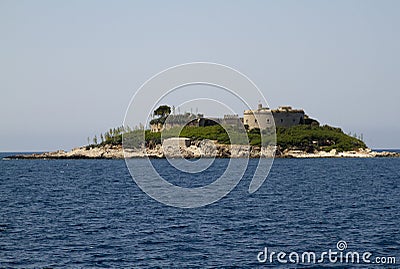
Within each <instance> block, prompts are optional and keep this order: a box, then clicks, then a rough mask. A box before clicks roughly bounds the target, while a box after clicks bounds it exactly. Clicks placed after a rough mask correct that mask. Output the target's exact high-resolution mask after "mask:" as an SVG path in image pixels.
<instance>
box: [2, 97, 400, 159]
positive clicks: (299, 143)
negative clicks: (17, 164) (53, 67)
mask: <svg viewBox="0 0 400 269" xmlns="http://www.w3.org/2000/svg"><path fill="white" fill-rule="evenodd" d="M238 126H240V127H241V129H240V128H239V127H238ZM232 130H234V131H232ZM238 130H243V131H240V132H239V131H238ZM232 132H235V133H234V134H238V133H240V135H242V136H243V137H245V138H246V139H244V140H245V141H244V140H243V139H242V140H240V141H239V140H237V141H232V137H233V136H234V137H236V135H232ZM99 137H100V141H98V138H97V136H95V137H94V138H93V143H88V145H85V146H82V147H78V148H74V149H72V150H71V151H68V152H67V151H64V150H58V151H55V152H45V153H34V154H19V155H13V156H8V157H6V158H10V159H123V158H145V157H149V158H166V157H177V158H178V157H183V158H201V157H216V158H260V157H266V158H272V157H275V158H374V157H400V153H397V152H388V151H383V152H377V151H372V150H371V149H370V148H368V147H367V145H366V144H365V143H364V142H363V141H362V140H363V138H362V135H360V136H357V135H356V134H354V135H350V134H345V133H344V132H343V131H342V129H341V128H337V127H332V126H328V125H323V126H321V125H320V124H319V122H318V121H317V120H315V119H312V118H310V117H309V116H308V115H306V114H305V113H304V110H303V109H293V108H292V107H290V106H281V107H279V108H277V109H269V108H267V107H263V106H262V105H261V104H259V106H258V108H257V109H254V110H246V111H244V113H243V117H239V116H238V115H224V116H223V117H221V118H210V117H204V115H203V114H193V113H188V112H187V113H183V114H180V113H179V114H176V113H175V111H174V109H171V107H170V106H168V105H162V106H160V107H158V108H157V109H156V110H155V111H154V113H153V119H152V120H151V121H150V128H148V129H145V128H144V127H143V126H142V127H137V128H134V129H132V128H130V127H123V126H121V127H117V128H112V129H110V130H108V131H106V132H105V133H104V134H100V136H99ZM138 138H141V139H138ZM275 138H276V139H275ZM265 141H267V142H266V144H265Z"/></svg>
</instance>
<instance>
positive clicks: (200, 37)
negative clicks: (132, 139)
mask: <svg viewBox="0 0 400 269" xmlns="http://www.w3.org/2000/svg"><path fill="white" fill-rule="evenodd" d="M399 11H400V2H399V1H395V0H393V1H390V0H385V1H368V0H367V1H355V0H354V1H344V0H342V1H301V2H300V1H285V2H283V1H258V2H256V1H241V2H229V1H218V2H213V1H202V2H190V3H186V2H178V1H168V2H162V1H146V2H145V1H143V2H139V1H113V2H109V1H84V2H80V1H67V2H53V1H42V0H39V1H32V2H28V1H26V2H25V1H5V0H0V34H1V35H2V42H1V43H0V59H1V60H0V71H1V74H2V78H1V79H0V92H1V98H0V113H1V124H0V141H1V142H0V151H2V152H21V151H48V150H58V149H64V150H69V149H72V148H74V147H78V146H81V145H84V144H86V143H87V137H91V138H92V137H93V136H94V135H99V134H100V133H104V132H105V131H107V130H108V129H110V128H113V127H117V126H121V125H122V122H123V120H124V115H125V111H126V109H127V107H128V105H129V102H130V100H131V98H132V96H133V94H134V93H135V91H136V90H137V89H138V88H139V87H140V86H141V85H142V84H143V83H144V82H145V81H146V80H148V79H149V78H150V77H152V76H153V75H155V74H157V73H159V72H160V71H162V70H164V69H166V68H168V67H172V66H175V65H178V64H183V63H188V62H195V61H202V62H214V63H220V64H223V65H227V66H230V67H232V68H235V69H236V70H238V71H240V72H242V73H243V74H245V75H246V76H248V77H249V78H250V79H251V80H252V81H253V82H254V83H255V84H256V85H257V86H258V87H259V88H260V90H261V91H262V92H263V94H264V95H265V97H266V98H267V101H268V105H269V107H271V108H276V107H278V106H282V105H289V106H292V107H294V108H302V109H304V110H305V112H306V114H308V115H309V116H311V117H312V118H316V119H317V120H319V122H320V123H321V124H329V125H332V126H336V127H340V128H342V129H343V131H344V132H345V133H349V132H351V133H357V134H361V133H362V134H363V137H364V141H365V142H366V144H367V145H368V146H369V147H370V148H375V149H399V148H400V141H399V139H398V137H399V136H400V125H399V124H398V123H397V117H398V116H400V113H399V109H400V106H399V104H398V102H399V100H400V89H399V86H400V75H399V70H400V52H399V48H400V37H399V34H398V33H399V32H400V31H399V30H400V17H399V16H398V14H399ZM176 101H177V102H179V100H176ZM171 105H176V104H171ZM252 105H253V106H254V108H256V106H257V103H254V104H252ZM143 109H145V108H143ZM199 112H200V111H199Z"/></svg>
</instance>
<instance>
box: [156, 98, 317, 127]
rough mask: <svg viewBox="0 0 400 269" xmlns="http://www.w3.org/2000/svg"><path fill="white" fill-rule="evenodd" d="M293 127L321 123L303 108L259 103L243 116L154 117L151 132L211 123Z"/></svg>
mask: <svg viewBox="0 0 400 269" xmlns="http://www.w3.org/2000/svg"><path fill="white" fill-rule="evenodd" d="M274 123H275V126H276V127H292V126H295V125H302V124H306V125H311V124H312V125H319V123H318V121H316V120H314V119H311V118H309V117H308V116H307V115H306V114H305V113H304V110H303V109H293V108H292V107H291V106H280V107H278V108H277V109H270V108H268V107H263V106H262V104H258V108H257V109H254V110H253V109H252V110H245V111H244V112H243V117H239V115H224V117H223V118H205V117H204V115H203V114H197V115H195V114H192V113H185V114H177V115H175V114H171V115H168V116H167V117H164V118H163V117H160V118H156V119H153V120H152V121H151V122H150V130H151V132H161V131H163V130H164V129H167V130H168V129H170V128H172V127H177V126H179V127H181V126H184V125H189V126H197V127H204V126H211V125H217V124H221V125H230V126H237V125H239V124H240V125H241V124H243V125H244V127H245V128H246V129H247V130H249V131H250V130H253V129H260V130H265V129H267V128H269V127H273V126H274Z"/></svg>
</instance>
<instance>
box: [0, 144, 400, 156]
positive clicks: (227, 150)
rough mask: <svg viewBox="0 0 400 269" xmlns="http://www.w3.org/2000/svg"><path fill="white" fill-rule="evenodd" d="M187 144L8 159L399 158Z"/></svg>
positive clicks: (365, 153)
mask: <svg viewBox="0 0 400 269" xmlns="http://www.w3.org/2000/svg"><path fill="white" fill-rule="evenodd" d="M188 145H189V146H186V145H179V144H177V145H175V146H171V145H165V146H164V147H163V146H161V145H159V144H158V145H154V146H152V147H151V148H138V149H125V150H123V148H122V145H105V146H96V147H80V148H74V149H72V150H71V151H68V152H66V151H64V150H58V151H54V152H45V153H34V154H21V155H14V156H9V157H6V158H10V159H123V158H144V157H149V158H165V157H171V158H187V159H190V158H201V157H206V158H260V157H262V158H272V157H275V158H378V157H386V158H388V157H389V158H390V157H400V153H397V152H389V151H383V152H377V151H372V150H371V149H358V150H356V151H346V152H337V151H336V150H331V151H329V152H326V151H314V152H312V153H308V152H306V151H302V150H294V149H293V150H289V149H286V150H284V151H281V150H280V149H279V148H276V147H262V148H261V147H257V146H249V145H225V144H218V143H216V142H215V141H207V142H204V143H201V142H200V143H191V144H188Z"/></svg>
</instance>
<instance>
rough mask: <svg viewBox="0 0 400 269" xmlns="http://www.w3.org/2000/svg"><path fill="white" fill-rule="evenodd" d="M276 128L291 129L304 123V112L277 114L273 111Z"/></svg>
mask: <svg viewBox="0 0 400 269" xmlns="http://www.w3.org/2000/svg"><path fill="white" fill-rule="evenodd" d="M272 114H273V115H274V120H275V126H276V127H291V126H295V125H299V124H302V123H303V122H304V112H300V111H296V112H281V111H279V112H276V111H272Z"/></svg>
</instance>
